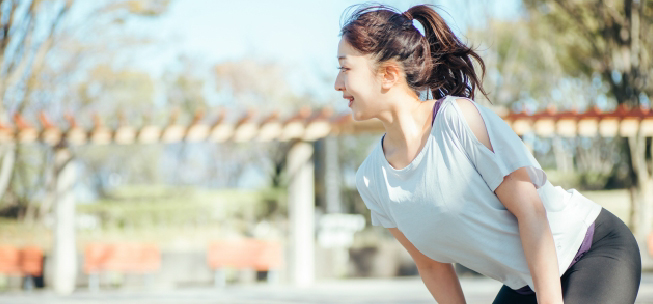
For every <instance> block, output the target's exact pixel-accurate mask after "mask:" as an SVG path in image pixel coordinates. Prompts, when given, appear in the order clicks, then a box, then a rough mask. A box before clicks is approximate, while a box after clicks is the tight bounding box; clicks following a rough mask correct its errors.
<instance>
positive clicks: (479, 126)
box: [456, 98, 494, 152]
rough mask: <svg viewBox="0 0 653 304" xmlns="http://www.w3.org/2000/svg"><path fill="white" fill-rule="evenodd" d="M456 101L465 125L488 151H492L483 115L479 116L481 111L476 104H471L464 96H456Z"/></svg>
mask: <svg viewBox="0 0 653 304" xmlns="http://www.w3.org/2000/svg"><path fill="white" fill-rule="evenodd" d="M456 103H457V104H458V108H460V110H461V111H462V113H463V117H464V118H465V122H467V125H468V126H469V128H470V129H471V130H472V132H473V133H474V136H476V139H477V140H478V141H479V142H481V143H482V144H483V145H485V146H486V147H487V148H488V149H490V151H492V152H494V150H493V149H492V144H491V143H490V136H489V135H488V132H487V128H486V127H485V121H484V120H483V116H481V113H480V112H479V110H478V108H477V107H476V105H474V104H473V101H471V100H468V99H465V98H458V99H456Z"/></svg>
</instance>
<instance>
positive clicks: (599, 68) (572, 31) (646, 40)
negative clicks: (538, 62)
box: [524, 0, 653, 237]
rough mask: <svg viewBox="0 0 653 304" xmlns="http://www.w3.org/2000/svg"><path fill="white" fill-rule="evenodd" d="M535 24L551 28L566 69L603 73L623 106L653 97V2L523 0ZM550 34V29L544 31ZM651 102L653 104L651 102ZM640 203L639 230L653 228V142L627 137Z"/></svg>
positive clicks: (579, 73) (641, 232) (575, 73)
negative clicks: (652, 154)
mask: <svg viewBox="0 0 653 304" xmlns="http://www.w3.org/2000/svg"><path fill="white" fill-rule="evenodd" d="M524 4H525V7H526V9H527V12H528V17H527V18H528V21H529V23H531V24H540V25H541V26H544V27H546V29H547V30H548V35H545V36H543V37H542V39H547V40H550V41H552V42H554V43H555V44H554V48H553V49H552V50H554V51H555V55H556V57H557V58H558V60H560V61H561V62H564V63H565V64H564V65H563V66H562V67H563V68H564V71H565V73H567V74H569V75H572V76H577V77H581V76H590V75H593V74H598V75H600V77H601V79H602V81H604V82H606V83H608V85H609V95H610V96H612V97H614V99H615V101H616V103H617V104H618V105H627V106H639V105H640V104H641V103H643V102H648V101H649V100H650V99H649V98H650V97H651V96H653V82H652V81H651V80H650V78H651V76H653V68H652V62H651V60H652V58H653V1H651V0H610V1H563V0H524ZM542 33H543V34H544V33H547V32H542ZM649 106H650V104H649ZM626 147H627V149H628V150H629V153H628V155H629V156H630V160H629V165H630V168H631V169H630V170H631V174H630V176H631V178H632V179H633V181H634V183H635V185H636V188H633V190H634V191H633V192H634V195H633V196H634V198H635V200H634V201H636V203H635V205H634V209H635V211H636V214H637V216H636V217H635V225H634V226H635V227H634V228H635V229H634V230H635V233H636V235H638V236H639V237H643V236H644V235H646V234H648V233H649V232H650V231H651V230H653V171H652V169H653V168H652V166H651V162H652V157H651V150H653V141H652V140H651V139H650V137H647V136H645V135H642V134H637V135H636V136H631V137H629V138H627V146H626Z"/></svg>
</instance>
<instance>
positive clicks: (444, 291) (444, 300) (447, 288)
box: [418, 264, 466, 304]
mask: <svg viewBox="0 0 653 304" xmlns="http://www.w3.org/2000/svg"><path fill="white" fill-rule="evenodd" d="M418 271H419V275H420V277H421V278H422V282H424V284H425V285H426V288H427V289H428V290H429V292H430V293H431V295H433V298H434V299H435V300H436V301H437V302H438V303H440V304H461V303H466V302H465V296H464V295H463V290H462V288H461V287H460V281H459V280H458V275H456V270H455V269H454V267H453V265H452V264H442V265H440V266H437V267H418Z"/></svg>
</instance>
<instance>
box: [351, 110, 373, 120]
mask: <svg viewBox="0 0 653 304" xmlns="http://www.w3.org/2000/svg"><path fill="white" fill-rule="evenodd" d="M351 118H352V119H353V120H354V121H364V120H368V119H370V118H369V117H365V116H363V115H362V114H361V113H359V112H357V111H352V112H351Z"/></svg>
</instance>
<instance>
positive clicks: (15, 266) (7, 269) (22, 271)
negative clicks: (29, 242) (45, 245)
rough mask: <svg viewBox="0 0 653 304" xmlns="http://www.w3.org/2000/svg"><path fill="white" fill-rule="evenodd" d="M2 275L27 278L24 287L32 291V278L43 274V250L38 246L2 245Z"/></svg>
mask: <svg viewBox="0 0 653 304" xmlns="http://www.w3.org/2000/svg"><path fill="white" fill-rule="evenodd" d="M0 273H4V274H7V275H16V276H25V277H26V278H25V280H24V285H23V287H24V288H25V289H28V290H31V289H32V288H34V285H33V281H32V277H37V276H41V275H42V274H43V250H42V249H41V248H39V247H36V246H25V247H22V248H18V247H16V246H11V245H0Z"/></svg>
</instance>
